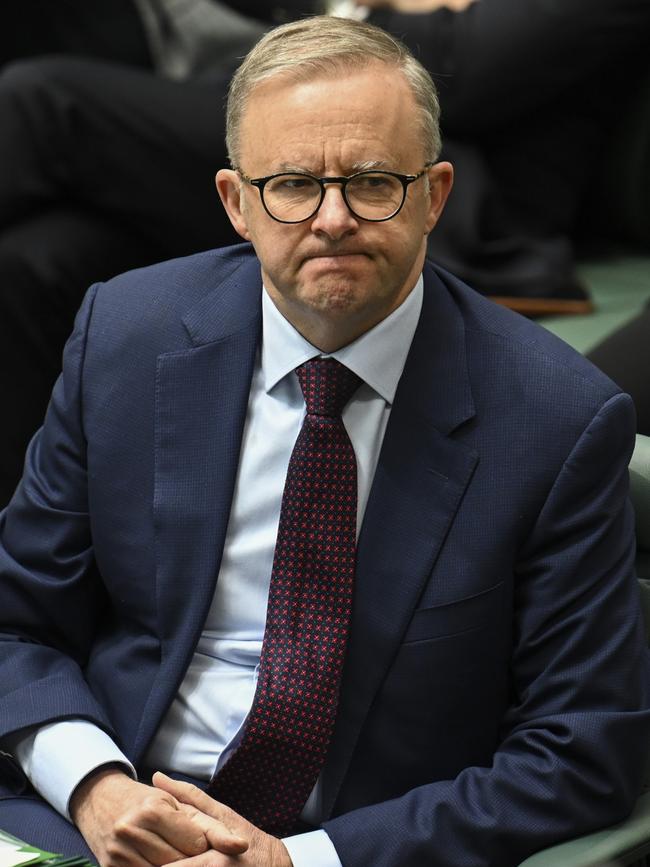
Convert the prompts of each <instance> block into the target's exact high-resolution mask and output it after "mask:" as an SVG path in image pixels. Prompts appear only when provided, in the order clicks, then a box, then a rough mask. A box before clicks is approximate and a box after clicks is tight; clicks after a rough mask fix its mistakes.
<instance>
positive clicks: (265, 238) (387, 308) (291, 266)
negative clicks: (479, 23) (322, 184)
mask: <svg viewBox="0 0 650 867" xmlns="http://www.w3.org/2000/svg"><path fill="white" fill-rule="evenodd" d="M240 142H241V144H240V168H241V170H242V171H243V172H244V173H245V174H246V175H247V176H248V177H252V178H258V177H265V176H267V175H271V174H274V173H276V172H283V171H303V172H308V173H310V174H312V175H315V176H316V177H322V176H332V175H334V176H341V175H351V174H354V173H355V172H357V171H360V170H363V169H365V168H377V169H386V170H389V171H396V172H400V173H402V174H416V173H417V172H419V171H420V170H421V169H422V168H423V166H424V163H425V161H426V160H425V155H424V149H423V145H422V135H421V132H420V127H419V124H418V123H417V111H416V106H415V102H414V99H413V97H412V95H411V92H410V89H409V87H408V85H407V83H406V81H405V80H404V78H403V76H402V75H401V74H400V73H397V72H396V71H395V70H394V69H392V68H389V67H386V66H385V65H383V64H381V63H374V64H372V65H370V66H368V67H367V68H366V69H363V70H359V71H350V72H346V73H341V75H340V76H337V77H320V78H315V79H313V80H311V81H306V82H301V83H295V82H291V81H288V80H287V79H285V78H283V77H281V76H278V77H276V78H274V79H270V80H269V81H267V82H264V83H262V84H261V85H258V86H257V88H256V89H255V90H254V91H253V94H252V96H251V99H250V101H249V104H248V107H247V109H246V111H245V113H244V116H243V118H242V124H241V136H240ZM427 174H428V178H429V183H427ZM427 174H425V175H424V176H423V177H422V178H420V179H419V180H417V181H415V182H414V183H413V184H411V186H410V187H409V189H408V193H407V197H406V201H405V203H404V206H403V208H402V210H401V211H400V213H399V214H398V215H397V216H396V217H394V218H393V219H391V220H388V221H386V222H381V223H373V222H368V221H364V220H361V219H359V218H357V217H355V216H354V215H353V214H352V213H351V212H350V211H349V210H348V208H347V206H346V204H345V202H344V201H343V197H342V194H341V187H340V185H337V184H330V185H327V186H326V194H325V198H324V201H323V203H322V205H321V207H320V210H319V211H318V213H317V214H316V215H315V216H314V217H312V218H310V219H309V220H306V221H305V222H303V223H296V224H283V223H278V222H276V221H275V220H273V219H272V218H271V217H270V216H269V215H268V214H267V213H266V211H265V210H264V208H263V207H262V203H261V200H260V196H259V192H258V190H257V189H255V188H254V187H251V186H250V185H249V184H243V185H242V184H241V183H240V178H239V176H238V175H237V174H236V173H234V172H232V171H230V170H222V171H220V172H219V173H218V175H217V187H218V190H219V193H220V195H221V198H222V201H223V203H224V205H225V207H226V210H227V211H228V214H229V216H230V219H231V221H232V223H233V225H234V226H235V228H236V229H237V231H238V232H239V233H240V234H241V235H242V237H244V238H246V239H247V240H250V241H251V242H252V244H253V246H254V248H255V251H256V253H257V256H258V258H259V260H260V262H261V265H262V273H263V278H264V282H265V285H266V287H267V289H268V292H269V294H270V295H271V297H272V299H273V300H274V302H275V304H276V306H277V307H278V309H279V310H280V311H281V312H282V313H283V315H284V316H285V317H286V318H287V319H288V320H289V321H290V322H291V323H292V324H293V325H294V326H295V327H296V328H297V329H298V330H299V331H300V332H301V333H302V334H303V335H304V336H305V337H307V339H309V340H310V341H311V342H312V343H314V344H315V345H316V346H318V347H319V348H321V349H323V350H326V351H333V350H334V349H336V348H338V347H339V346H342V345H345V344H346V343H349V342H350V341H351V340H354V339H355V338H356V337H358V336H359V335H361V334H363V333H364V332H365V331H367V330H368V329H369V328H372V327H373V326H374V325H376V324H377V323H378V322H379V321H380V320H382V319H384V318H385V317H386V316H388V315H389V314H390V313H391V312H392V311H393V310H394V309H395V308H396V307H398V306H399V305H400V304H401V302H402V301H403V300H404V298H405V297H406V296H407V295H408V293H409V292H410V291H411V289H412V288H413V286H414V285H415V282H416V281H417V278H418V276H419V273H420V271H421V269H422V265H423V261H424V256H425V250H426V236H427V234H428V233H429V232H430V231H431V229H432V228H433V226H434V225H435V223H436V221H437V219H438V216H439V214H440V212H441V210H442V207H443V205H444V201H445V199H446V196H447V193H448V191H449V188H450V186H451V174H452V170H451V166H450V165H449V164H448V163H439V164H438V165H437V166H435V167H434V168H432V169H430V170H429V171H428V173H427Z"/></svg>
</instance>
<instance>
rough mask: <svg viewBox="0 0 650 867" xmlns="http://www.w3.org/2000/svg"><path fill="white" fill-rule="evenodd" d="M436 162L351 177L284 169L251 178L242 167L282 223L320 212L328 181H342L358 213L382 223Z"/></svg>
mask: <svg viewBox="0 0 650 867" xmlns="http://www.w3.org/2000/svg"><path fill="white" fill-rule="evenodd" d="M432 165H433V163H426V165H425V166H424V168H423V169H422V171H420V172H418V173H417V174H416V175H401V174H399V173H398V172H383V171H368V172H356V174H354V175H350V176H349V177H330V178H327V177H326V178H317V177H314V175H309V174H307V173H306V172H281V173H280V174H277V175H268V176H267V177H265V178H249V177H248V175H246V174H244V172H242V171H241V169H239V168H235V171H236V172H237V173H238V174H239V176H240V177H241V178H242V180H244V181H246V183H248V184H251V185H252V186H253V187H257V189H258V191H259V194H260V197H261V199H262V205H264V210H265V211H266V213H267V214H268V215H269V217H272V218H273V219H274V220H277V221H278V223H302V222H304V221H305V220H309V219H311V217H313V216H314V214H316V212H317V211H318V209H319V208H320V206H321V205H322V204H323V199H324V198H325V184H340V185H341V193H342V194H343V200H344V201H345V204H346V205H347V206H348V208H349V209H350V211H351V212H352V213H353V214H354V216H355V217H358V218H359V219H360V220H369V221H370V222H373V223H381V222H382V221H384V220H390V219H392V218H393V217H395V216H397V214H399V212H400V211H401V210H402V205H403V204H404V201H405V199H406V191H407V190H408V187H409V185H410V184H412V183H413V182H414V181H417V180H418V178H421V177H422V175H423V174H424V173H425V172H426V170H427V169H428V168H430V167H431V166H432Z"/></svg>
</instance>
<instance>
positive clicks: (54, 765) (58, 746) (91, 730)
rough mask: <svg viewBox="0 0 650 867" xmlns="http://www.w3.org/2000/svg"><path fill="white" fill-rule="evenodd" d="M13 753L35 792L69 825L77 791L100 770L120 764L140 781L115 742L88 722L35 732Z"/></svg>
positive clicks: (70, 722) (71, 722)
mask: <svg viewBox="0 0 650 867" xmlns="http://www.w3.org/2000/svg"><path fill="white" fill-rule="evenodd" d="M12 752H13V755H14V758H15V759H16V761H17V762H18V764H19V765H20V766H21V767H22V769H23V771H24V773H25V775H26V776H27V777H28V778H29V780H30V782H31V784H32V785H33V786H34V788H35V789H36V791H37V792H38V793H39V794H40V795H41V796H42V797H43V798H45V800H46V801H47V802H48V803H49V804H51V805H52V806H53V807H54V809H55V810H56V811H57V812H59V813H60V814H61V815H62V816H65V818H66V819H68V820H69V821H71V820H70V812H69V806H70V798H71V797H72V795H73V793H74V790H75V789H76V788H77V786H78V785H79V783H80V782H81V781H82V780H83V779H85V778H86V777H87V776H88V774H91V773H92V772H93V771H95V770H97V768H99V767H101V766H102V765H106V764H115V763H117V764H119V765H122V766H123V768H124V771H125V773H127V774H130V775H131V776H132V777H133V779H137V775H136V772H135V768H134V767H133V765H132V764H131V762H130V761H129V760H128V759H127V758H126V756H125V755H124V753H122V751H121V750H120V749H118V747H117V746H116V745H115V743H114V742H113V740H112V739H111V738H110V737H109V736H108V735H107V734H106V732H104V731H102V729H100V728H98V727H97V726H96V725H94V724H93V723H90V722H87V721H86V720H76V719H75V720H64V721H63V722H55V723H49V724H48V725H45V726H40V727H39V728H36V729H32V730H31V731H30V732H29V733H28V734H26V735H24V736H23V737H21V738H18V739H16V740H14V741H13V743H12Z"/></svg>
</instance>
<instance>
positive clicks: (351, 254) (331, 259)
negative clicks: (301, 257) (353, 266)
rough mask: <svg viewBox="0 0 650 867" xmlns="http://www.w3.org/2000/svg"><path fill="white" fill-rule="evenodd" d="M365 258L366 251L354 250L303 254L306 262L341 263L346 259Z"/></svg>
mask: <svg viewBox="0 0 650 867" xmlns="http://www.w3.org/2000/svg"><path fill="white" fill-rule="evenodd" d="M361 258H367V254H366V253H360V252H358V251H356V250H335V251H334V250H332V251H325V250H324V251H323V252H322V253H312V254H311V255H309V256H305V261H306V262H323V263H332V264H337V263H338V264H343V263H344V262H345V261H346V260H351V259H361Z"/></svg>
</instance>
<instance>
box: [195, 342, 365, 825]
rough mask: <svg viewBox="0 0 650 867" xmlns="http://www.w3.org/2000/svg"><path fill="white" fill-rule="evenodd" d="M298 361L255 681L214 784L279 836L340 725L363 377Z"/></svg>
mask: <svg viewBox="0 0 650 867" xmlns="http://www.w3.org/2000/svg"><path fill="white" fill-rule="evenodd" d="M296 373H297V374H298V379H299V380H300V385H301V388H302V392H303V395H304V397H305V404H306V406H307V415H306V416H305V420H304V422H303V425H302V428H301V430H300V433H299V434H298V439H297V440H296V444H295V446H294V449H293V453H292V455H291V460H290V461H289V468H288V470H287V479H286V482H285V485H284V493H283V495H282V507H281V511H280V524H279V527H278V537H277V541H276V544H275V554H274V558H273V571H272V573H271V586H270V590H269V602H268V609H267V614H266V629H265V632H264V641H263V643H262V655H261V659H260V670H259V679H258V683H257V690H256V692H255V697H254V699H253V705H252V708H251V711H250V714H249V716H248V719H247V721H246V726H245V729H244V733H243V736H242V740H241V742H240V744H239V746H238V748H237V750H236V752H235V753H234V754H233V755H232V757H231V758H230V759H229V760H228V761H227V762H226V764H225V765H224V767H223V768H222V769H221V770H220V771H219V773H218V774H217V775H216V776H215V777H213V779H212V781H211V783H210V786H209V788H208V792H209V793H210V794H211V795H212V796H213V797H214V798H216V799H217V800H219V801H221V802H223V803H225V804H228V805H229V806H230V807H232V808H233V809H234V810H236V811H237V812H238V813H240V814H241V815H243V816H245V817H246V818H247V819H248V820H249V821H250V822H252V823H253V824H254V825H257V827H259V828H262V829H263V830H265V831H267V832H268V833H270V834H275V835H276V836H283V835H286V834H288V833H290V831H291V829H292V828H293V826H294V825H295V823H296V820H297V819H298V817H299V815H300V813H301V811H302V808H303V807H304V805H305V802H306V801H307V798H308V797H309V793H310V792H311V790H312V788H313V787H314V784H315V782H316V779H317V777H318V774H319V773H320V770H321V767H322V766H323V762H324V760H325V754H326V752H327V747H328V745H329V741H330V738H331V735H332V730H333V728H334V720H335V717H336V709H337V704H338V693H339V684H340V679H341V670H342V667H343V660H344V657H345V648H346V643H347V637H348V626H349V622H350V611H351V606H352V587H353V579H354V565H355V548H356V519H357V463H356V458H355V456H354V450H353V448H352V443H351V442H350V438H349V437H348V434H347V431H346V430H345V427H344V425H343V421H342V420H341V412H342V410H343V407H344V406H345V405H346V403H347V402H348V400H349V399H350V397H351V396H352V394H353V393H354V391H355V390H356V389H357V388H358V386H359V384H360V382H361V380H360V379H359V377H358V376H357V375H356V374H355V373H352V371H350V370H348V369H347V367H344V366H343V365H342V364H341V363H340V362H338V361H336V360H335V359H333V358H315V359H312V360H311V361H308V362H307V363H306V364H303V365H301V366H300V367H298V368H297V369H296Z"/></svg>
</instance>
